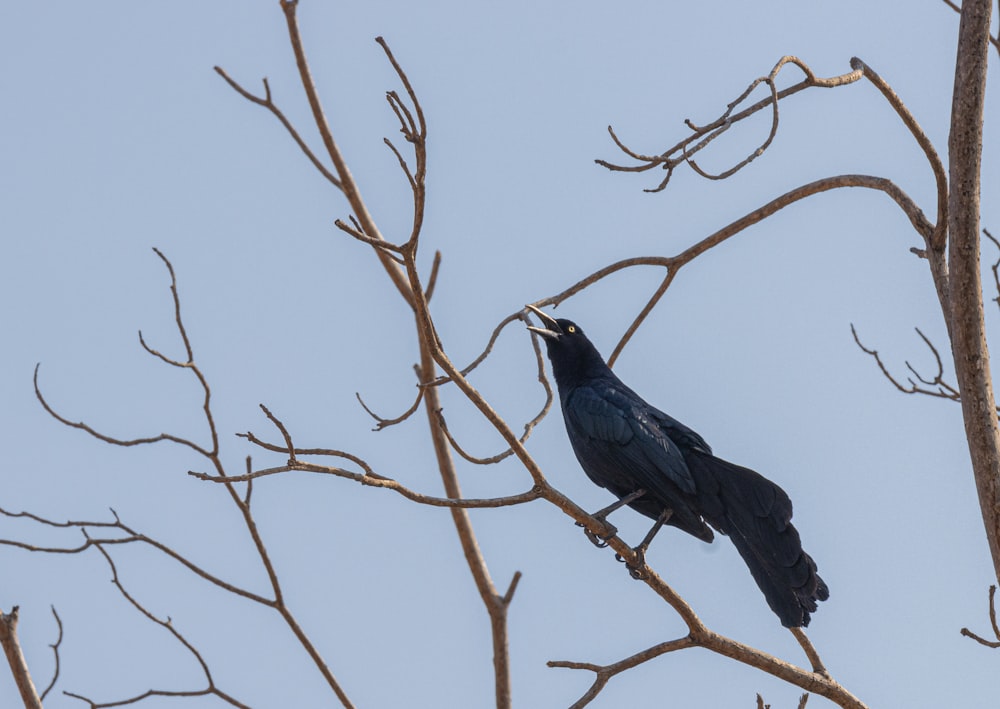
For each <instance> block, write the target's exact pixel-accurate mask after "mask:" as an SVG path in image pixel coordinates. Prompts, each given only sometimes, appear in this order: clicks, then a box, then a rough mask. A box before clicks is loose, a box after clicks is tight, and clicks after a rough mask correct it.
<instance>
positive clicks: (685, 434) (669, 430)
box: [649, 406, 712, 455]
mask: <svg viewBox="0 0 1000 709" xmlns="http://www.w3.org/2000/svg"><path fill="white" fill-rule="evenodd" d="M649 409H650V414H651V416H652V418H653V419H654V420H655V421H656V422H657V423H658V424H660V426H662V427H663V429H664V430H665V431H666V434H667V435H668V436H669V437H670V440H672V441H673V442H674V443H676V444H677V445H678V446H680V447H682V448H685V449H687V448H693V449H695V450H698V451H701V452H702V453H708V454H710V455H711V453H712V447H711V446H709V445H708V443H707V442H706V441H705V439H704V438H702V437H701V436H700V435H698V433H697V432H695V431H693V430H692V429H690V428H688V427H687V426H685V425H684V424H682V423H681V422H680V421H678V420H677V419H675V418H674V417H673V416H670V415H668V414H665V413H663V412H662V411H660V410H659V409H655V408H653V407H652V406H650V407H649Z"/></svg>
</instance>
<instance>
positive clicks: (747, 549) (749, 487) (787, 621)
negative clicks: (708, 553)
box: [685, 451, 830, 628]
mask: <svg viewBox="0 0 1000 709" xmlns="http://www.w3.org/2000/svg"><path fill="white" fill-rule="evenodd" d="M685 459H686V462H687V465H688V469H689V470H690V471H691V474H692V476H693V477H694V478H695V480H696V481H697V487H698V501H699V503H700V505H701V508H702V514H703V516H704V518H705V521H707V522H708V523H709V524H711V525H712V526H713V527H715V528H716V529H718V530H719V531H720V532H722V533H723V534H726V535H728V536H729V538H730V539H732V540H733V544H734V545H735V546H736V550H737V551H738V552H739V553H740V556H742V557H743V561H745V562H746V565H747V566H748V567H749V568H750V573H751V574H752V575H753V578H754V580H755V581H756V582H757V585H758V586H759V587H760V590H761V591H762V592H763V593H764V598H766V599H767V605H769V606H770V607H771V610H772V611H774V613H775V615H777V616H778V618H779V619H780V620H781V624H782V625H783V626H785V627H786V628H794V627H800V626H806V625H809V614H810V613H813V612H815V611H816V604H817V603H818V602H819V601H825V600H826V599H827V598H829V596H830V590H829V589H828V588H827V585H826V583H825V582H824V581H823V579H821V578H820V577H819V574H817V573H816V562H815V561H813V559H812V557H811V556H809V555H808V554H807V553H806V552H805V551H803V550H802V541H801V540H800V539H799V533H798V530H796V529H795V527H794V526H793V525H792V523H791V519H792V502H791V500H789V499H788V495H787V494H785V491H784V490H782V489H781V488H780V487H778V486H777V485H775V484H774V483H773V482H771V481H770V480H768V479H767V478H765V477H763V476H762V475H760V474H758V473H756V472H754V471H753V470H750V469H748V468H743V467H740V466H739V465H734V464H733V463H730V462H728V461H725V460H722V459H720V458H716V457H714V456H712V455H709V454H706V453H700V452H698V451H693V452H690V453H689V454H688V455H686V456H685Z"/></svg>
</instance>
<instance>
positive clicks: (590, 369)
mask: <svg viewBox="0 0 1000 709" xmlns="http://www.w3.org/2000/svg"><path fill="white" fill-rule="evenodd" d="M525 307H526V308H527V309H528V310H530V311H531V312H533V313H534V314H535V315H537V316H538V319H539V320H541V321H542V325H544V327H534V326H532V325H529V326H528V329H529V330H531V331H532V332H534V333H537V334H539V335H541V336H542V339H544V340H545V347H546V349H547V350H548V354H549V360H550V361H551V362H552V370H553V372H554V373H555V375H556V381H557V382H558V383H560V384H562V383H569V382H570V381H572V380H576V379H578V378H582V377H587V376H593V375H595V374H597V373H598V372H603V371H607V365H606V364H605V363H604V360H603V359H602V358H601V355H600V353H599V352H598V351H597V348H596V347H594V344H593V343H592V342H591V341H590V340H589V339H587V336H586V335H584V334H583V329H582V328H581V327H580V326H579V325H577V324H576V323H575V322H573V321H572V320H566V319H565V318H554V317H552V316H551V315H549V314H548V313H545V312H542V311H541V310H539V309H538V308H536V307H535V306H533V305H526V306H525Z"/></svg>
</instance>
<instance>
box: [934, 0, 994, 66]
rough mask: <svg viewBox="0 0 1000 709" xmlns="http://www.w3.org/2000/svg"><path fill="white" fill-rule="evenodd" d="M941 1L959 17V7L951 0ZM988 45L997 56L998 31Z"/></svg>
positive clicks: (960, 11)
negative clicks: (994, 50)
mask: <svg viewBox="0 0 1000 709" xmlns="http://www.w3.org/2000/svg"><path fill="white" fill-rule="evenodd" d="M942 1H943V2H944V4H945V5H947V6H948V7H950V8H951V9H952V10H954V11H955V12H957V13H958V14H960V15H961V14H962V8H961V6H959V5H956V4H955V3H953V2H952V0H942ZM990 44H992V45H993V48H994V49H996V50H997V54H1000V31H998V33H997V36H995V37H994V36H992V35H991V36H990Z"/></svg>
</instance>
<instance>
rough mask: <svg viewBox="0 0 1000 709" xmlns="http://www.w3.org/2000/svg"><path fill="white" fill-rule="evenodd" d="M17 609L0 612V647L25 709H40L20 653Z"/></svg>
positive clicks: (36, 693)
mask: <svg viewBox="0 0 1000 709" xmlns="http://www.w3.org/2000/svg"><path fill="white" fill-rule="evenodd" d="M17 616H18V607H17V606H14V608H13V609H11V611H10V613H4V612H3V611H0V645H2V646H3V652H4V654H5V655H6V656H7V664H8V665H10V672H11V674H12V675H13V676H14V683H15V684H16V685H17V691H18V692H20V693H21V701H23V702H24V707H25V709H42V700H41V699H39V698H38V691H37V690H36V689H35V683H34V682H32V681H31V673H30V672H29V671H28V663H27V661H25V659H24V653H22V652H21V643H20V642H19V641H18V639H17V620H18V617H17Z"/></svg>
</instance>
